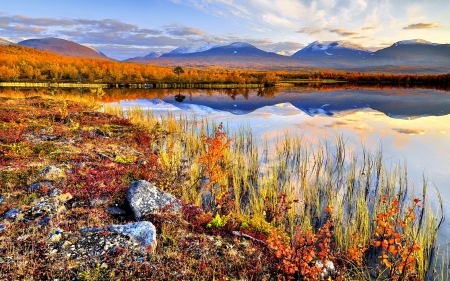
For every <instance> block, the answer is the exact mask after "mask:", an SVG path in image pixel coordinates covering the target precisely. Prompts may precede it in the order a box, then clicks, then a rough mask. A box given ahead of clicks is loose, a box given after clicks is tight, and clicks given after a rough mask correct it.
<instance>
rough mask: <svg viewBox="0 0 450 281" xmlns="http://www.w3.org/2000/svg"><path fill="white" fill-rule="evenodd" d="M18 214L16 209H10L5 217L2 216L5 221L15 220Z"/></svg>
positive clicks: (18, 211)
mask: <svg viewBox="0 0 450 281" xmlns="http://www.w3.org/2000/svg"><path fill="white" fill-rule="evenodd" d="M19 214H20V210H19V209H17V208H12V209H11V210H9V211H7V212H6V213H5V215H4V216H3V217H4V218H5V219H6V220H15V219H16V218H17V217H18V216H19Z"/></svg>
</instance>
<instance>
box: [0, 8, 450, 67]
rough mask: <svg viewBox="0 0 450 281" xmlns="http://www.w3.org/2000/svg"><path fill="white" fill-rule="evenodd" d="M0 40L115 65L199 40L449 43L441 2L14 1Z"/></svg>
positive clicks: (282, 45)
mask: <svg viewBox="0 0 450 281" xmlns="http://www.w3.org/2000/svg"><path fill="white" fill-rule="evenodd" d="M2 2H3V3H1V5H0V38H5V39H8V40H11V41H13V42H18V41H21V40H24V39H30V38H45V37H59V38H63V39H69V40H73V41H75V42H78V43H81V44H85V45H90V46H94V47H96V48H98V49H99V50H101V51H102V52H104V53H105V54H106V55H108V56H110V57H113V58H116V59H126V58H129V57H134V56H143V55H146V54H148V53H149V52H150V51H161V52H167V51H170V50H172V49H174V48H176V47H178V46H181V45H185V44H190V43H195V42H200V41H205V42H210V43H217V44H219V43H220V44H225V43H232V42H236V41H245V42H248V43H251V44H253V45H255V46H257V47H258V48H261V49H263V50H266V51H278V50H288V51H291V52H293V51H297V50H299V49H301V48H302V47H304V46H306V45H308V44H309V43H311V42H313V41H315V40H321V41H331V40H347V41H351V42H353V43H358V44H361V45H362V46H364V47H366V48H369V49H371V50H375V49H379V48H383V47H386V46H389V45H391V44H392V43H394V42H396V41H399V40H406V39H416V38H420V39H425V40H428V41H432V42H435V43H450V16H449V15H450V1H448V0H408V1H406V0H241V1H238V0H147V1H144V0H133V1H123V0H121V1H119V0H110V1H92V0H77V1H73V0H71V1H66V0H58V1H56V0H54V1H52V0H44V1H35V0H14V1H2Z"/></svg>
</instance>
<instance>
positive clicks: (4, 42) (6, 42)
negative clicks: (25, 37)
mask: <svg viewBox="0 0 450 281" xmlns="http://www.w3.org/2000/svg"><path fill="white" fill-rule="evenodd" d="M12 44H14V43H13V42H11V41H9V40H6V39H3V38H0V46H6V45H12Z"/></svg>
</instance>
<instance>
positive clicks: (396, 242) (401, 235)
mask: <svg viewBox="0 0 450 281" xmlns="http://www.w3.org/2000/svg"><path fill="white" fill-rule="evenodd" d="M382 200H383V204H387V198H386V196H383V199H382ZM419 202H420V200H419V199H414V200H413V206H412V208H409V209H408V211H407V212H406V213H404V214H402V212H401V211H400V209H399V202H398V198H395V199H394V200H393V201H392V202H391V204H390V207H389V208H388V210H387V212H385V213H381V214H378V215H377V219H376V221H375V237H374V238H373V240H372V245H373V246H375V247H381V255H380V256H379V258H380V259H381V264H382V265H384V266H386V268H387V269H388V271H387V274H388V277H389V278H390V280H399V278H402V279H408V278H419V280H420V277H419V276H418V275H417V260H416V256H417V253H418V252H420V251H421V250H422V249H421V247H420V246H419V245H418V244H417V243H416V242H410V241H409V240H408V239H407V235H408V233H409V230H408V225H410V224H411V223H412V222H413V221H414V220H415V219H416V215H415V213H414V212H415V210H416V209H417V208H420V206H419V205H418V203H419ZM411 243H412V244H411Z"/></svg>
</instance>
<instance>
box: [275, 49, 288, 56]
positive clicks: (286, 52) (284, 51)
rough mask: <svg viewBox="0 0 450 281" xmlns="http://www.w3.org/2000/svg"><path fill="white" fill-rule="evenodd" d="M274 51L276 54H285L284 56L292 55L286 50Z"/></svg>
mask: <svg viewBox="0 0 450 281" xmlns="http://www.w3.org/2000/svg"><path fill="white" fill-rule="evenodd" d="M274 53H275V54H277V55H280V56H285V57H290V56H291V55H292V53H291V52H289V51H286V50H279V51H277V52H274Z"/></svg>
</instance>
